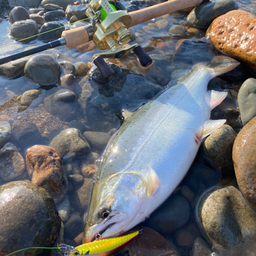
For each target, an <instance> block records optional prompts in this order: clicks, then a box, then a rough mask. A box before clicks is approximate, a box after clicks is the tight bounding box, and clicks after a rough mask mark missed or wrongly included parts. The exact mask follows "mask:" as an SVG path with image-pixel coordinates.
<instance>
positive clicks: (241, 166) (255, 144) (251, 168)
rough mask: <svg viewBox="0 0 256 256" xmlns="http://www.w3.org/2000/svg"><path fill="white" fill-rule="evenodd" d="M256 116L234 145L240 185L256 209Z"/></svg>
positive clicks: (234, 159) (237, 176) (236, 169)
mask: <svg viewBox="0 0 256 256" xmlns="http://www.w3.org/2000/svg"><path fill="white" fill-rule="evenodd" d="M255 151H256V117H254V118H253V119H252V120H251V121H250V122H249V123H247V124H246V125H245V126H244V127H243V129H242V130H241V131H240V132H239V133H238V135H237V137H236V140H235V142H234V146H233V162H234V168H235V174H236V179H237V183H238V186H239V188H240V190H241V192H242V194H243V196H244V197H245V199H246V200H247V202H248V203H249V204H250V206H251V208H252V209H253V210H254V211H256V194H255V191H256V156H255Z"/></svg>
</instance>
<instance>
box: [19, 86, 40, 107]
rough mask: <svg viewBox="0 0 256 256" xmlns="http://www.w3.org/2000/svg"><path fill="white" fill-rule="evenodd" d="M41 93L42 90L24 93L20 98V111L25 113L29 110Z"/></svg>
mask: <svg viewBox="0 0 256 256" xmlns="http://www.w3.org/2000/svg"><path fill="white" fill-rule="evenodd" d="M41 92H42V91H41V90H36V89H34V90H29V91H26V92H24V93H23V94H22V96H21V98H20V105H19V108H18V111H24V110H25V109H27V108H28V107H29V106H30V105H31V104H32V102H33V100H35V99H36V98H38V96H39V95H40V93H41Z"/></svg>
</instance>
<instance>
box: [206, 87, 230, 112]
mask: <svg viewBox="0 0 256 256" xmlns="http://www.w3.org/2000/svg"><path fill="white" fill-rule="evenodd" d="M208 95H209V99H210V107H211V109H214V108H215V107H216V106H218V105H219V104H220V103H221V102H222V101H223V100H224V99H225V98H226V97H227V95H228V93H227V92H218V91H214V90H211V91H209V92H208Z"/></svg>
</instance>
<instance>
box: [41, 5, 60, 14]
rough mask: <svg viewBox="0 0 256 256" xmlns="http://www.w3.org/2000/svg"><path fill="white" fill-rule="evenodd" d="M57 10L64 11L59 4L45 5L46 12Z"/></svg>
mask: <svg viewBox="0 0 256 256" xmlns="http://www.w3.org/2000/svg"><path fill="white" fill-rule="evenodd" d="M55 10H63V8H62V7H60V6H59V5H57V4H45V5H44V11H45V12H49V11H55Z"/></svg>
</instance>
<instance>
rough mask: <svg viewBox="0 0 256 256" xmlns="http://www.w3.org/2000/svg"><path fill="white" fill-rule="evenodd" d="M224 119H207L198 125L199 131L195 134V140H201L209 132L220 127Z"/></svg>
mask: <svg viewBox="0 0 256 256" xmlns="http://www.w3.org/2000/svg"><path fill="white" fill-rule="evenodd" d="M225 122H226V119H218V120H207V121H206V122H204V124H203V125H202V126H201V127H200V129H199V131H198V132H197V133H196V134H195V141H196V143H197V141H200V142H201V141H202V140H203V139H204V138H205V137H207V136H208V135H209V134H211V133H212V132H214V131H215V130H217V129H218V128H220V127H221V126H222V125H223V124H224V123H225Z"/></svg>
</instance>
